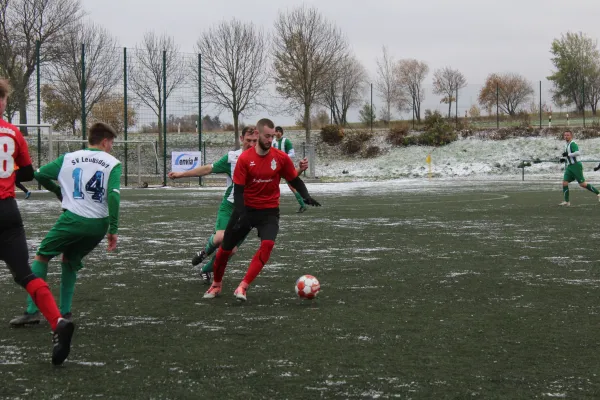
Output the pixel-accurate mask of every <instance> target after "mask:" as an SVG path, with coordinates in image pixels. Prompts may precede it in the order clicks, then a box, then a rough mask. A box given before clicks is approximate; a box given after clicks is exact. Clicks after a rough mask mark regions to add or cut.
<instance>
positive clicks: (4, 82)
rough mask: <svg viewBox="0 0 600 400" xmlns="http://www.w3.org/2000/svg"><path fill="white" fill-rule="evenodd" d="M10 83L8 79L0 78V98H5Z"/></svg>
mask: <svg viewBox="0 0 600 400" xmlns="http://www.w3.org/2000/svg"><path fill="white" fill-rule="evenodd" d="M10 92H11V89H10V83H8V79H0V99H5V98H7V97H8V95H9V94H10Z"/></svg>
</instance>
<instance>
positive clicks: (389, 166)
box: [316, 137, 600, 180]
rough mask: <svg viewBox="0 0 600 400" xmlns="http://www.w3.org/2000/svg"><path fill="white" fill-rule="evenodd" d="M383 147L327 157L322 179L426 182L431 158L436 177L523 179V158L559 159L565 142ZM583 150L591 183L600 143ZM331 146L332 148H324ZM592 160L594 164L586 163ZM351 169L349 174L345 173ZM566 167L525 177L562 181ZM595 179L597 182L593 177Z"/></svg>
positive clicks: (538, 167) (321, 161) (537, 169)
mask: <svg viewBox="0 0 600 400" xmlns="http://www.w3.org/2000/svg"><path fill="white" fill-rule="evenodd" d="M380 142H381V144H380V147H381V148H382V149H387V152H386V153H385V154H383V155H381V156H379V157H376V158H372V159H364V158H347V157H345V158H339V157H338V156H336V157H329V156H328V155H327V154H324V155H321V156H320V157H319V158H318V162H317V164H316V175H317V176H319V177H322V178H324V179H325V180H336V179H337V178H340V177H342V178H343V179H347V180H379V179H394V178H426V177H428V174H429V166H428V165H427V163H426V162H425V160H426V157H427V155H428V154H431V160H432V162H431V172H432V176H433V177H434V178H462V177H471V178H475V179H477V178H489V179H495V180H497V179H503V180H504V179H509V180H520V179H521V173H522V171H521V169H520V168H518V165H519V164H520V163H521V160H534V159H540V160H558V158H559V156H560V155H561V154H562V152H563V151H564V141H559V140H556V139H553V138H548V137H541V138H540V137H531V138H514V139H507V140H501V141H492V140H483V139H478V138H463V139H459V140H458V141H456V142H453V143H451V144H449V145H446V146H442V147H438V148H434V147H427V146H410V147H392V146H389V145H387V144H386V143H385V142H384V141H383V140H381V141H380ZM577 143H578V145H579V148H580V149H581V150H582V153H583V157H582V160H583V161H584V172H585V173H586V174H587V175H589V177H590V179H591V178H592V176H593V175H590V174H594V172H593V170H592V168H593V167H594V166H596V165H597V163H598V161H600V139H587V140H580V141H577ZM323 146H326V145H323ZM586 160H590V161H589V162H586ZM344 171H347V173H343V172H344ZM562 172H563V165H561V164H559V163H558V162H541V163H533V162H532V165H531V166H530V167H526V169H525V179H526V180H527V179H528V178H529V179H534V178H535V179H557V180H559V179H561V177H562ZM592 180H593V179H592Z"/></svg>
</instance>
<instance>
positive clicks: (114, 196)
mask: <svg viewBox="0 0 600 400" xmlns="http://www.w3.org/2000/svg"><path fill="white" fill-rule="evenodd" d="M116 136H117V134H116V132H115V131H114V130H113V129H112V128H111V127H110V126H108V125H106V124H103V123H96V124H94V125H92V127H91V128H90V133H89V138H88V142H89V147H88V148H87V149H84V150H78V151H75V152H72V153H66V154H63V155H61V156H60V157H58V158H57V159H56V160H54V161H52V162H51V163H49V164H46V165H44V166H43V167H41V168H40V169H38V170H37V172H36V173H35V179H37V181H38V182H39V183H40V184H41V185H42V186H44V188H46V189H48V190H49V191H50V192H52V193H54V194H56V196H57V197H58V199H59V200H60V201H61V203H62V208H63V210H64V212H63V213H62V214H61V215H60V217H59V218H58V220H57V221H56V223H55V224H54V226H53V227H52V229H50V231H49V232H48V234H47V235H46V237H45V238H44V240H42V243H41V244H40V246H39V248H38V251H37V253H36V256H35V260H34V261H33V264H32V265H31V270H32V271H33V272H34V274H35V275H36V276H38V277H40V278H42V279H44V280H46V276H47V274H48V262H49V261H50V260H51V259H52V258H54V257H56V256H58V255H59V254H62V262H61V270H62V271H61V280H60V307H59V309H60V312H61V314H62V315H63V317H64V318H67V319H71V305H72V302H73V293H74V291H75V281H76V280H77V272H78V271H79V270H80V269H81V268H83V263H82V260H83V258H84V257H85V256H86V255H87V254H89V253H90V252H91V251H92V250H93V249H94V248H95V247H96V246H97V245H98V244H99V243H100V242H101V241H102V239H103V238H104V236H105V235H106V238H107V240H108V249H107V250H108V251H112V250H114V249H115V248H116V247H117V231H118V228H119V205H120V182H121V163H120V162H119V160H117V159H116V158H115V157H113V156H111V155H110V154H109V152H110V151H111V150H112V146H113V142H114V139H115V137H116ZM54 181H58V182H59V183H60V186H59V185H57V184H56V183H55V182H54ZM107 232H108V233H107ZM40 321H41V316H40V313H39V311H38V309H37V307H36V306H35V304H34V303H33V301H32V299H31V297H28V299H27V311H26V312H25V314H24V315H22V316H19V317H17V318H15V319H13V320H12V321H10V324H11V325H13V326H21V325H27V324H37V323H39V322H40Z"/></svg>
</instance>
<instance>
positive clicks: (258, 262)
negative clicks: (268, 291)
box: [242, 240, 275, 285]
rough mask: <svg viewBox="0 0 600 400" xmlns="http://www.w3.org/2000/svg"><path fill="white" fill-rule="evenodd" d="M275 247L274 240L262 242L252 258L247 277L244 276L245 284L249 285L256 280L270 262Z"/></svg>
mask: <svg viewBox="0 0 600 400" xmlns="http://www.w3.org/2000/svg"><path fill="white" fill-rule="evenodd" d="M273 246H275V242H274V241H272V240H263V241H262V242H260V248H259V249H258V251H257V252H256V254H255V255H254V257H252V261H251V262H250V267H249V268H248V271H247V272H246V276H244V279H242V282H245V283H246V284H247V285H249V284H251V283H252V281H253V280H254V279H256V277H257V276H258V274H260V271H261V270H262V269H263V267H264V266H265V264H266V263H267V261H269V257H271V252H272V251H273Z"/></svg>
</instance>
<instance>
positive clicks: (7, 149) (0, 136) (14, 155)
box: [0, 119, 31, 199]
mask: <svg viewBox="0 0 600 400" xmlns="http://www.w3.org/2000/svg"><path fill="white" fill-rule="evenodd" d="M30 164H31V157H29V151H28V150H27V142H26V141H25V138H24V137H23V135H22V134H21V131H19V129H17V127H16V126H14V125H12V124H9V123H8V122H6V121H4V120H2V119H0V199H6V198H9V197H15V178H16V175H15V174H14V172H15V169H16V167H25V166H27V165H30Z"/></svg>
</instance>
